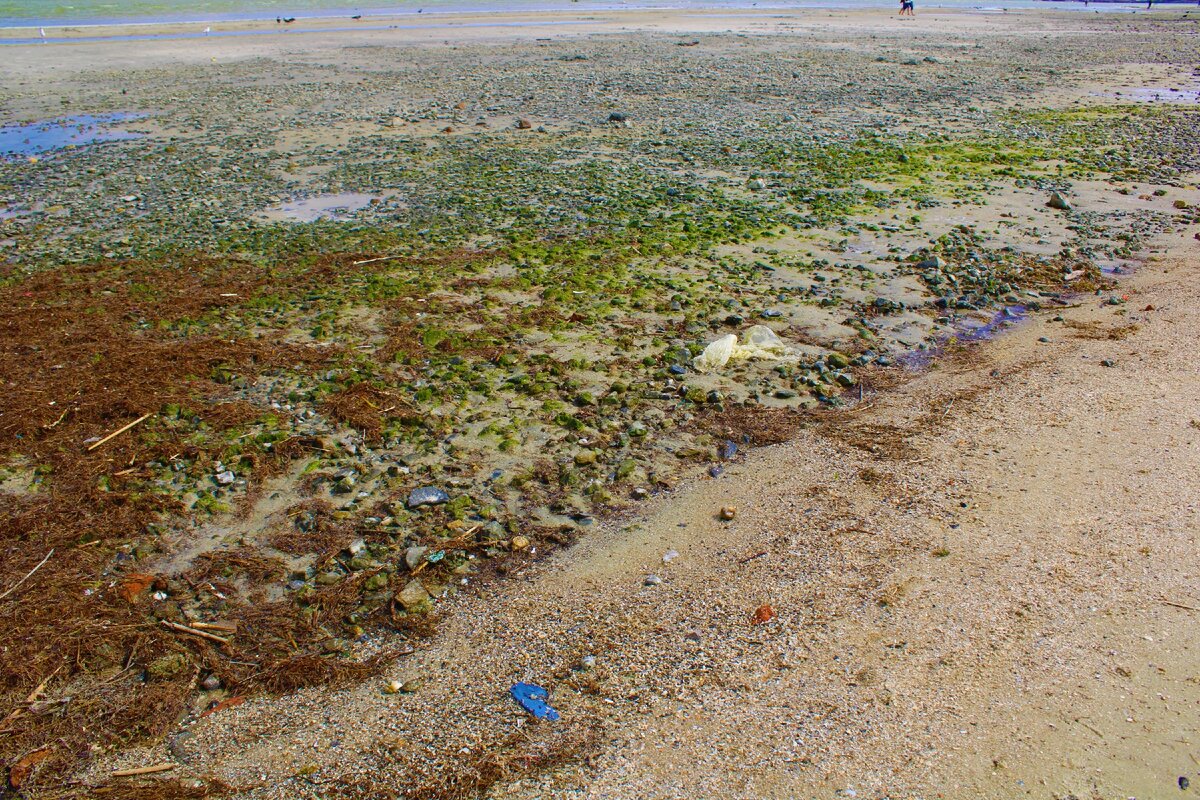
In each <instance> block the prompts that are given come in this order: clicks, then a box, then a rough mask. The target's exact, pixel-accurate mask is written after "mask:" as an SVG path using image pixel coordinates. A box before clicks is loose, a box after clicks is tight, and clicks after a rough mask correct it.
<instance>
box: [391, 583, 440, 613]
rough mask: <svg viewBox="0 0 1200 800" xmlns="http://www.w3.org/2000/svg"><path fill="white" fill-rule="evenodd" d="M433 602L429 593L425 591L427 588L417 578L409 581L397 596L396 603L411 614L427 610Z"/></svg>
mask: <svg viewBox="0 0 1200 800" xmlns="http://www.w3.org/2000/svg"><path fill="white" fill-rule="evenodd" d="M432 600H433V598H432V597H430V596H429V592H427V591H426V590H425V587H424V586H423V585H422V584H421V582H420V581H419V580H417V579H416V578H413V579H412V580H411V581H409V582H408V583H407V584H406V585H405V587H404V588H403V589H401V590H400V594H398V595H396V602H398V603H399V604H400V607H401V608H403V609H404V610H405V611H408V612H409V613H414V612H418V611H423V610H425V609H427V608H428V607H429V605H430V602H431V601H432Z"/></svg>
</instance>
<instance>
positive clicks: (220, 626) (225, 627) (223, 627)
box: [192, 622, 237, 633]
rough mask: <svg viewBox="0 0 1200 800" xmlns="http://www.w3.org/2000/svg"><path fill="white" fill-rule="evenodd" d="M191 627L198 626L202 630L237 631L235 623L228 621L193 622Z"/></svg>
mask: <svg viewBox="0 0 1200 800" xmlns="http://www.w3.org/2000/svg"><path fill="white" fill-rule="evenodd" d="M192 627H193V628H199V629H200V630H202V631H228V632H229V633H237V625H234V624H232V623H229V622H193V623H192Z"/></svg>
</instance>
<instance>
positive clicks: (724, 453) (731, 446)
mask: <svg viewBox="0 0 1200 800" xmlns="http://www.w3.org/2000/svg"><path fill="white" fill-rule="evenodd" d="M737 451H738V446H737V444H736V443H735V442H734V441H733V440H732V439H726V440H725V441H723V442H721V445H720V447H718V448H717V455H719V456H720V457H721V460H722V461H728V460H729V459H731V458H733V457H734V456H736V455H737Z"/></svg>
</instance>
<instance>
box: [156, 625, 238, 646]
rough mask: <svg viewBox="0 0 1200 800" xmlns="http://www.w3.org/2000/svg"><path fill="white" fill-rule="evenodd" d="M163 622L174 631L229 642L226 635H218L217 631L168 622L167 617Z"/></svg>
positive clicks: (165, 626) (222, 642) (223, 642)
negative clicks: (212, 631)
mask: <svg viewBox="0 0 1200 800" xmlns="http://www.w3.org/2000/svg"><path fill="white" fill-rule="evenodd" d="M162 624H163V627H164V628H170V629H171V630H173V631H179V632H180V633H187V634H190V635H192V636H199V637H200V638H201V639H209V640H211V641H214V642H220V643H221V644H229V640H228V639H226V638H225V637H224V636H217V635H216V634H215V633H207V632H206V631H199V630H196V629H195V628H189V627H188V626H187V625H180V624H179V623H177V622H167V621H166V620H165V619H164V620H163V621H162Z"/></svg>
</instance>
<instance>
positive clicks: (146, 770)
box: [112, 764, 178, 778]
mask: <svg viewBox="0 0 1200 800" xmlns="http://www.w3.org/2000/svg"><path fill="white" fill-rule="evenodd" d="M176 766H178V765H177V764H155V765H154V766H151V767H134V768H133V769H118V770H113V773H112V776H113V777H114V778H132V777H135V776H137V775H153V774H154V773H155V772H167V771H168V770H172V769H175V767H176Z"/></svg>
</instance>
